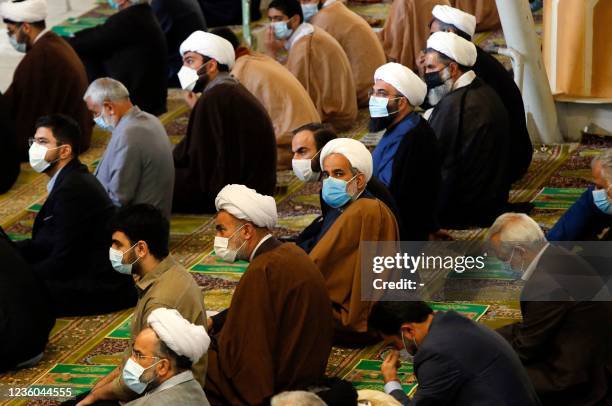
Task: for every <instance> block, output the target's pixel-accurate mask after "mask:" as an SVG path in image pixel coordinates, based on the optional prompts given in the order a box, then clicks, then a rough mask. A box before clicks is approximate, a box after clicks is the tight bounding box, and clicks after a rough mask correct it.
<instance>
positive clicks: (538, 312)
mask: <svg viewBox="0 0 612 406" xmlns="http://www.w3.org/2000/svg"><path fill="white" fill-rule="evenodd" d="M602 287H603V283H602V280H601V277H600V275H598V274H597V273H595V272H594V271H593V270H592V269H591V268H590V267H589V266H588V264H587V263H586V262H585V261H584V260H583V259H581V258H579V257H578V256H576V255H573V254H571V253H569V252H568V251H565V250H563V249H561V248H558V247H553V246H550V247H549V248H547V250H546V251H545V252H544V254H543V255H542V257H541V258H540V262H539V264H538V267H537V268H536V270H535V272H534V273H533V275H532V276H531V278H530V279H529V280H528V281H527V282H526V283H525V287H524V289H523V292H522V297H521V313H522V316H523V320H522V322H520V323H515V324H511V325H509V326H506V327H503V328H501V329H500V330H498V331H499V333H500V334H502V335H503V336H504V337H505V338H506V339H507V340H508V342H509V343H510V344H511V345H512V347H513V348H514V350H515V351H516V352H517V354H518V355H519V357H520V359H521V361H522V362H523V364H524V365H525V368H526V369H527V372H528V374H529V377H530V378H531V380H532V382H533V384H534V386H535V388H536V391H537V392H538V394H539V395H540V398H541V399H542V402H543V403H544V404H545V405H564V406H572V405H576V406H578V405H580V406H588V405H599V404H605V403H604V402H605V399H606V397H607V400H608V402H611V401H612V398H611V397H612V362H611V359H612V358H611V357H612V352H611V345H612V328H611V327H610V326H612V303H611V302H607V301H588V300H589V299H590V298H591V297H593V296H594V295H595V294H596V293H597V292H599V291H600V289H601V288H602Z"/></svg>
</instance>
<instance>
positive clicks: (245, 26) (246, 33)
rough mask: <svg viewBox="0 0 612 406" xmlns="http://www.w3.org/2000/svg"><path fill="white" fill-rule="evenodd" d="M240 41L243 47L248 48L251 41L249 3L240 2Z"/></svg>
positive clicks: (248, 1) (244, 0) (245, 0)
mask: <svg viewBox="0 0 612 406" xmlns="http://www.w3.org/2000/svg"><path fill="white" fill-rule="evenodd" d="M242 39H244V43H245V45H246V46H247V47H248V48H250V47H251V45H252V43H253V41H252V39H251V1H250V0H242Z"/></svg>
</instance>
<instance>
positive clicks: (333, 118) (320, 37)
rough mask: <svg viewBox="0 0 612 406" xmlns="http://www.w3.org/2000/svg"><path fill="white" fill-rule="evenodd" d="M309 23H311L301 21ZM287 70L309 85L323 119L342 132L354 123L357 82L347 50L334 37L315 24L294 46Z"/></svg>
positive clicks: (290, 51)
mask: <svg viewBox="0 0 612 406" xmlns="http://www.w3.org/2000/svg"><path fill="white" fill-rule="evenodd" d="M306 25H310V24H307V23H305V24H302V26H306ZM302 26H300V28H298V30H300V29H301V28H302ZM294 35H296V34H294ZM287 69H289V70H290V71H291V73H293V74H294V75H295V77H296V78H298V80H299V81H300V83H302V85H303V86H304V88H306V91H308V94H310V98H311V99H312V101H313V102H314V104H315V106H316V107H317V110H318V111H319V115H320V116H321V119H322V120H323V121H324V122H328V123H331V124H332V125H333V126H334V127H335V128H336V130H340V131H343V130H347V129H349V128H350V127H351V126H352V125H353V123H354V122H355V119H356V118H357V99H356V96H355V95H356V90H355V81H354V80H353V72H352V70H351V65H350V63H349V60H348V58H347V56H346V53H345V52H344V50H343V49H342V47H341V46H340V44H339V43H338V41H336V40H335V39H334V37H332V36H331V35H329V34H328V33H326V32H325V31H324V30H323V29H321V28H318V27H314V32H313V33H312V34H309V35H305V36H303V37H301V38H300V39H298V40H297V41H295V42H294V43H293V45H292V46H291V49H290V50H289V57H288V59H287Z"/></svg>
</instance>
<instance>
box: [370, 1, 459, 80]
mask: <svg viewBox="0 0 612 406" xmlns="http://www.w3.org/2000/svg"><path fill="white" fill-rule="evenodd" d="M438 4H445V5H448V0H395V1H393V3H392V4H391V7H390V9H389V17H388V18H387V20H386V21H385V26H384V27H383V29H382V31H380V33H379V36H380V40H381V42H382V45H383V49H384V51H385V54H386V55H387V60H388V61H389V62H397V63H399V64H402V65H404V66H406V67H408V68H409V69H412V70H416V68H417V60H418V57H419V55H420V53H421V50H422V49H423V48H425V43H426V42H427V37H428V36H429V27H428V26H427V23H428V21H429V19H430V18H431V10H432V9H433V8H434V6H436V5H438Z"/></svg>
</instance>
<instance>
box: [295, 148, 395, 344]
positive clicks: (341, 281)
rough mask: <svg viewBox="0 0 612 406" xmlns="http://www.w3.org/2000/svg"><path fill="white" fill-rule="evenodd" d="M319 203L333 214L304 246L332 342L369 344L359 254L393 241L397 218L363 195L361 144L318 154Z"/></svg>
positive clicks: (367, 159)
mask: <svg viewBox="0 0 612 406" xmlns="http://www.w3.org/2000/svg"><path fill="white" fill-rule="evenodd" d="M320 162H321V169H322V170H323V200H325V203H327V204H328V205H329V206H331V209H330V210H329V211H328V212H327V214H326V215H325V216H324V217H323V218H322V219H321V220H320V221H321V223H322V224H321V228H320V231H319V233H318V234H316V235H314V236H313V237H311V241H307V242H305V244H307V245H306V246H312V247H313V248H312V250H311V251H310V258H312V260H313V261H314V263H315V264H316V265H317V266H318V267H319V269H320V270H321V273H322V274H323V277H324V278H325V283H326V286H327V291H328V294H329V296H330V298H331V301H332V306H333V311H334V319H335V329H336V342H337V343H339V344H347V345H362V344H366V343H371V342H372V341H373V339H374V338H373V336H372V335H371V334H370V333H369V331H368V326H367V320H368V315H369V313H370V309H371V307H372V303H371V302H366V301H362V300H361V254H362V252H361V251H362V244H365V242H366V241H397V240H398V239H399V230H398V226H397V222H396V220H395V216H394V215H393V213H392V212H391V210H390V209H389V208H388V207H387V206H386V205H385V204H384V203H383V202H381V201H380V200H378V199H376V198H374V196H372V194H370V193H369V192H368V191H367V190H366V185H367V183H368V182H369V181H370V179H372V155H371V154H370V152H369V151H368V149H367V148H366V147H365V146H364V145H363V144H362V143H361V142H359V141H357V140H354V139H351V138H338V139H335V140H332V141H329V142H328V143H327V144H326V145H325V147H323V150H322V151H321V157H320Z"/></svg>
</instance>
